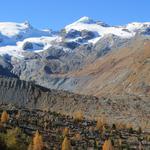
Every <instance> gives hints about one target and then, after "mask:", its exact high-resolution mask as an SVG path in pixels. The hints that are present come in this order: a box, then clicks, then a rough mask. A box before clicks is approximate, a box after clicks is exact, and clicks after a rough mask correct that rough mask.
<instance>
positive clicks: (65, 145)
mask: <svg viewBox="0 0 150 150" xmlns="http://www.w3.org/2000/svg"><path fill="white" fill-rule="evenodd" d="M71 149H72V148H71V144H70V140H69V139H68V138H67V137H65V138H64V141H63V143H62V150H71Z"/></svg>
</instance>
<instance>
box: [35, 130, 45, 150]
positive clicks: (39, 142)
mask: <svg viewBox="0 0 150 150" xmlns="http://www.w3.org/2000/svg"><path fill="white" fill-rule="evenodd" d="M42 149H43V140H42V136H41V135H40V133H39V131H38V130H37V131H36V133H35V135H34V138H33V150H42Z"/></svg>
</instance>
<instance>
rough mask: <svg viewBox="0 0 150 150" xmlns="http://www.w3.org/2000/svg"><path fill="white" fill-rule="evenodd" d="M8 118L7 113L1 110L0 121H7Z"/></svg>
mask: <svg viewBox="0 0 150 150" xmlns="http://www.w3.org/2000/svg"><path fill="white" fill-rule="evenodd" d="M8 119H9V115H8V113H7V112H6V111H3V113H2V115H1V123H5V122H7V121H8Z"/></svg>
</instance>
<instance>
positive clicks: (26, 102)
mask: <svg viewBox="0 0 150 150" xmlns="http://www.w3.org/2000/svg"><path fill="white" fill-rule="evenodd" d="M148 102H149V99H148V98H145V99H141V98H140V97H137V96H123V97H120V96H119V97H111V98H108V97H102V98H97V97H94V96H85V95H79V94H73V93H69V92H65V91H58V90H50V89H47V88H44V87H41V86H39V85H35V84H33V83H31V82H26V81H21V80H19V79H16V78H10V77H9V78H3V77H0V106H2V107H3V106H5V105H6V106H7V109H8V110H11V109H15V107H16V108H21V109H23V108H26V109H28V110H32V109H36V110H43V111H52V112H53V111H55V112H59V113H61V114H67V115H70V116H72V115H73V114H74V113H75V112H78V111H81V112H83V113H84V116H85V117H86V118H89V119H96V118H99V117H100V116H105V117H106V118H107V120H109V122H110V123H112V122H122V123H128V122H130V123H131V124H132V125H135V126H137V125H141V126H143V125H148V126H147V127H149V124H150V122H149V121H148V119H147V118H149V117H150V116H149V114H150V110H149V107H150V106H149V103H148ZM145 129H146V127H145Z"/></svg>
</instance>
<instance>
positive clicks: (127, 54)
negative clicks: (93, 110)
mask: <svg viewBox="0 0 150 150" xmlns="http://www.w3.org/2000/svg"><path fill="white" fill-rule="evenodd" d="M149 35H150V23H149V22H147V23H136V22H135V23H130V24H127V25H125V26H110V25H107V24H106V23H103V22H100V21H94V20H92V19H90V18H88V17H83V18H81V19H79V20H77V21H76V22H74V23H72V24H70V25H67V26H66V27H64V29H62V30H61V31H58V32H54V31H52V30H38V29H35V28H34V27H32V26H31V25H30V24H29V23H28V22H25V23H10V22H3V23H0V45H1V46H0V56H1V58H0V60H1V61H0V66H1V68H2V71H1V72H0V74H1V75H7V76H14V75H15V76H17V77H18V78H20V79H22V80H26V81H32V82H34V83H36V84H39V85H42V86H44V87H47V88H52V89H61V90H68V91H71V92H75V93H80V94H89V95H95V96H99V97H101V96H106V95H108V94H109V95H110V96H112V95H114V96H116V95H118V94H120V95H135V96H138V97H139V96H144V97H146V96H148V95H149V79H148V77H146V76H147V74H148V73H149V69H148V68H149V65H148V61H149V60H148V58H147V57H148V55H149V50H148V49H149V46H147V45H149V44H148V43H149V37H150V36H149ZM145 61H146V62H145ZM138 62H139V63H138ZM140 67H141V68H140ZM136 69H137V70H136ZM138 69H139V70H143V69H144V70H143V71H142V72H140V71H139V70H138Z"/></svg>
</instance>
